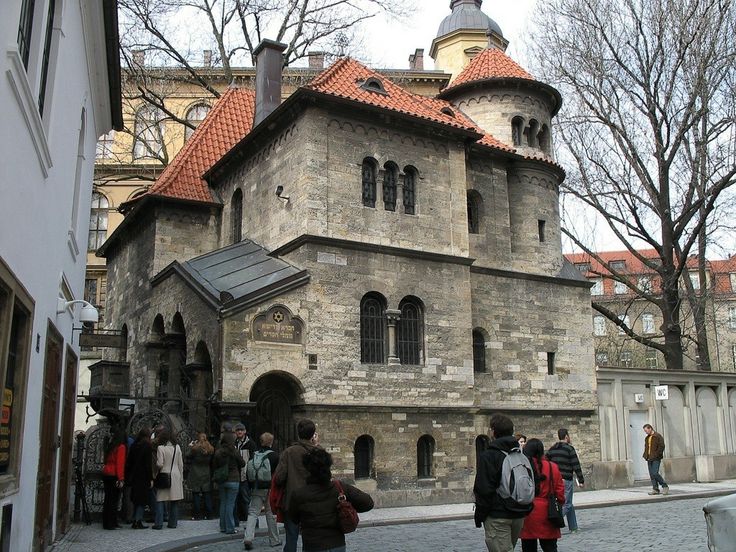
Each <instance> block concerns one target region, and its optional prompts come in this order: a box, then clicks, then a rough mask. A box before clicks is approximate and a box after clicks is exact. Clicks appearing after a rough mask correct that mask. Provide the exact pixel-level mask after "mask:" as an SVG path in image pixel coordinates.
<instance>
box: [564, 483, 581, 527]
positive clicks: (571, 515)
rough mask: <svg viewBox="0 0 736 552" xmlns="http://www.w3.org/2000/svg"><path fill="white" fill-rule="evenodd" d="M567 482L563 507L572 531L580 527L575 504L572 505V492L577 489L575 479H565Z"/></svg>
mask: <svg viewBox="0 0 736 552" xmlns="http://www.w3.org/2000/svg"><path fill="white" fill-rule="evenodd" d="M562 481H564V483H565V505H564V506H563V507H562V515H563V516H565V517H566V518H567V526H568V527H569V528H570V531H575V530H576V529H577V528H578V520H577V518H576V517H575V506H573V505H572V493H573V491H574V490H575V481H573V480H572V479H563V480H562Z"/></svg>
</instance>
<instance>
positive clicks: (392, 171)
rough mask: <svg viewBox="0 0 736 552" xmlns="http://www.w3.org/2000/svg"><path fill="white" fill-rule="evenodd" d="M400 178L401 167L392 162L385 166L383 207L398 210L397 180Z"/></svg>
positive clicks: (388, 209)
mask: <svg viewBox="0 0 736 552" xmlns="http://www.w3.org/2000/svg"><path fill="white" fill-rule="evenodd" d="M398 179H399V167H397V166H396V164H394V163H392V162H390V161H389V162H388V163H386V164H385V165H384V166H383V207H384V209H386V210H387V211H395V210H396V182H397V180H398Z"/></svg>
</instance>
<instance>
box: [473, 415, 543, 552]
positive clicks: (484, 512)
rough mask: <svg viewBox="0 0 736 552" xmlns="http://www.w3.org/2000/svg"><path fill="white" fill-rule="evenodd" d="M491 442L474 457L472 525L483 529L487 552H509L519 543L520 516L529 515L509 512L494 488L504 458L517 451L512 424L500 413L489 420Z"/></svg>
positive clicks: (497, 482) (496, 485) (521, 525)
mask: <svg viewBox="0 0 736 552" xmlns="http://www.w3.org/2000/svg"><path fill="white" fill-rule="evenodd" d="M490 426H491V436H492V437H493V439H494V440H493V441H491V444H490V445H489V446H488V449H486V450H485V451H483V452H482V453H481V454H480V457H479V458H478V468H477V470H476V475H475V485H474V486H473V493H474V494H475V525H476V527H480V526H481V524H482V525H483V528H484V529H485V541H486V547H487V548H488V551H489V552H513V550H514V546H516V541H517V540H519V534H520V533H521V528H522V527H523V525H524V517H526V515H527V514H528V513H529V512H519V511H511V510H509V509H508V508H507V507H506V505H505V503H504V501H503V500H502V499H501V496H500V495H499V494H498V488H499V486H500V484H501V472H502V467H503V462H504V460H505V459H506V455H507V454H509V453H510V452H511V450H512V449H515V448H516V449H518V448H519V442H518V441H517V440H516V438H515V437H514V423H513V422H512V421H511V419H510V418H508V417H507V416H504V415H503V414H494V415H493V416H491V421H490Z"/></svg>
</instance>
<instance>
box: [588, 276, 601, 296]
mask: <svg viewBox="0 0 736 552" xmlns="http://www.w3.org/2000/svg"><path fill="white" fill-rule="evenodd" d="M590 281H591V282H593V287H591V288H590V294H591V295H603V278H596V279H595V280H590Z"/></svg>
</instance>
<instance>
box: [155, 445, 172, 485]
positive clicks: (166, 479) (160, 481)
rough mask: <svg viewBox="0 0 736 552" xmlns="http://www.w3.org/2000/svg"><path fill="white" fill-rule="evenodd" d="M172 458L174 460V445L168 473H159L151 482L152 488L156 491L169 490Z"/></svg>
mask: <svg viewBox="0 0 736 552" xmlns="http://www.w3.org/2000/svg"><path fill="white" fill-rule="evenodd" d="M174 458H176V445H174V454H172V455H171V467H169V473H166V472H163V471H160V472H158V473H157V474H156V479H154V480H153V486H154V487H156V488H157V489H170V488H171V472H172V470H173V469H174Z"/></svg>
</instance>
